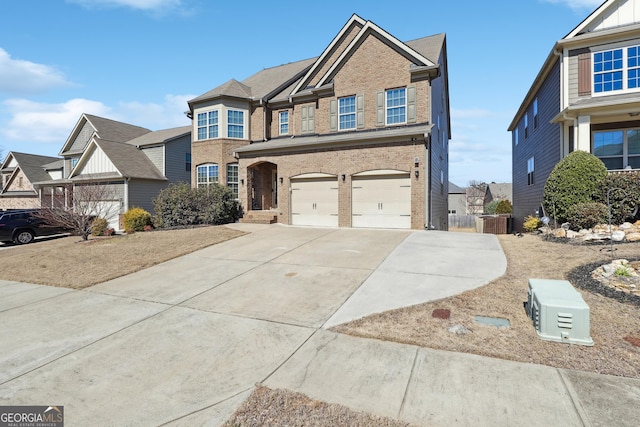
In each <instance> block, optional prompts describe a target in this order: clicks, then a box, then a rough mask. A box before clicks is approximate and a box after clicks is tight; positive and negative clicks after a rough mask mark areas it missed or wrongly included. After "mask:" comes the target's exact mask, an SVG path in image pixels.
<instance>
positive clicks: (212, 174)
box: [196, 163, 218, 187]
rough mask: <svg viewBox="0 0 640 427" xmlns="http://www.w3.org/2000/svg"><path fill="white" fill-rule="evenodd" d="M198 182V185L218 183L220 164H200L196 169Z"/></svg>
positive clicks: (206, 185)
mask: <svg viewBox="0 0 640 427" xmlns="http://www.w3.org/2000/svg"><path fill="white" fill-rule="evenodd" d="M196 182H197V186H198V187H208V186H209V185H211V184H217V183H218V165H217V164H215V163H208V164H206V165H200V166H198V169H197V170H196Z"/></svg>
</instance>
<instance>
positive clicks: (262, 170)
mask: <svg viewBox="0 0 640 427" xmlns="http://www.w3.org/2000/svg"><path fill="white" fill-rule="evenodd" d="M278 179H280V180H281V179H282V178H278V165H276V164H274V163H271V162H258V163H255V164H253V165H251V166H249V167H248V168H247V182H246V188H247V193H246V198H247V200H245V201H244V203H243V205H244V206H246V207H247V210H246V212H244V215H243V217H242V218H241V219H240V222H249V223H259V224H273V223H275V222H278V185H279V184H281V182H279V181H278Z"/></svg>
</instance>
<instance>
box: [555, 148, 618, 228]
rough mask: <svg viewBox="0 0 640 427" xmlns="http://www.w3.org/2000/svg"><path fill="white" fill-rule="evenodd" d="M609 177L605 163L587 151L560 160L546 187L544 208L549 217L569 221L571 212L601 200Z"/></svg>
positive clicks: (577, 152) (571, 154)
mask: <svg viewBox="0 0 640 427" xmlns="http://www.w3.org/2000/svg"><path fill="white" fill-rule="evenodd" d="M606 177H607V168H606V166H605V165H604V163H602V160H600V159H599V158H597V157H596V156H594V155H593V154H590V153H587V152H585V151H574V152H572V153H570V154H569V155H568V156H567V157H565V158H564V159H562V160H560V161H559V162H558V163H557V164H556V166H555V167H554V168H553V170H552V171H551V174H550V175H549V178H548V179H547V182H546V184H545V186H544V196H543V205H544V208H545V212H546V213H547V215H550V216H552V217H554V218H555V219H556V221H558V222H565V221H567V210H568V209H569V208H570V207H571V206H573V205H576V204H578V203H589V202H591V201H593V200H595V198H596V197H597V195H598V194H599V192H600V191H601V190H600V189H601V188H602V186H603V184H604V181H605V178H606Z"/></svg>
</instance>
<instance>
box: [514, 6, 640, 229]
mask: <svg viewBox="0 0 640 427" xmlns="http://www.w3.org/2000/svg"><path fill="white" fill-rule="evenodd" d="M508 130H509V131H511V132H512V149H513V152H512V159H513V215H514V222H515V224H514V226H515V227H516V228H517V229H521V227H522V222H523V219H524V217H526V216H527V215H539V216H542V215H543V214H545V212H542V211H541V204H542V197H543V192H544V185H545V183H546V180H547V178H548V176H549V174H550V173H551V171H552V169H553V167H554V166H555V165H556V163H557V162H558V161H559V160H560V159H562V158H563V157H565V156H566V155H567V154H569V153H570V152H572V151H574V150H583V151H587V152H590V153H593V154H594V155H595V156H597V157H599V158H600V159H601V160H602V161H603V162H604V164H605V165H606V166H607V169H609V170H610V171H624V170H628V169H638V168H640V0H608V1H605V2H604V3H603V4H602V5H601V6H600V7H598V8H597V9H596V10H595V11H594V12H593V13H592V14H591V15H589V16H588V17H587V18H586V19H585V20H584V21H582V22H581V23H580V24H579V25H578V26H577V27H575V28H574V29H573V30H571V31H570V32H569V34H567V35H566V36H565V37H564V38H562V39H560V40H558V41H557V42H556V44H555V45H554V46H553V48H552V49H551V52H550V53H549V55H548V57H547V59H546V61H545V62H544V64H543V66H542V68H541V69H540V71H539V73H538V75H537V76H536V78H535V81H534V82H533V84H532V86H531V88H530V89H529V91H528V93H527V94H526V96H525V98H524V100H523V102H522V104H521V105H520V108H519V109H518V111H517V113H516V115H515V116H514V118H513V121H512V122H511V124H510V125H509V128H508ZM546 214H550V213H549V212H546Z"/></svg>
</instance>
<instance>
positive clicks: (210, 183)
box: [196, 163, 220, 188]
mask: <svg viewBox="0 0 640 427" xmlns="http://www.w3.org/2000/svg"><path fill="white" fill-rule="evenodd" d="M209 166H216V169H217V171H218V174H217V175H216V180H215V181H214V182H209V180H208V178H209V173H208V172H209V170H208V168H209ZM202 167H207V181H206V182H200V179H199V178H200V175H199V174H198V170H199V169H200V168H202ZM218 183H220V165H218V164H217V163H203V164H201V165H198V166H196V188H200V185H201V184H202V185H203V186H207V187H208V186H210V185H212V184H218Z"/></svg>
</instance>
